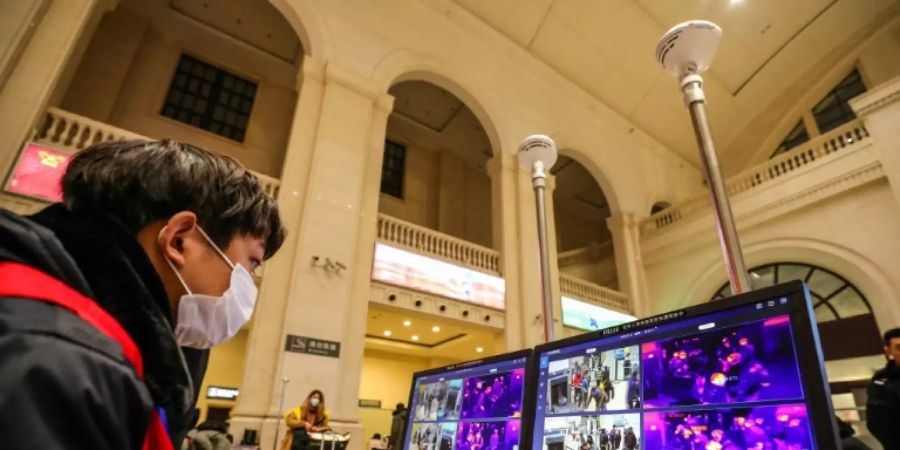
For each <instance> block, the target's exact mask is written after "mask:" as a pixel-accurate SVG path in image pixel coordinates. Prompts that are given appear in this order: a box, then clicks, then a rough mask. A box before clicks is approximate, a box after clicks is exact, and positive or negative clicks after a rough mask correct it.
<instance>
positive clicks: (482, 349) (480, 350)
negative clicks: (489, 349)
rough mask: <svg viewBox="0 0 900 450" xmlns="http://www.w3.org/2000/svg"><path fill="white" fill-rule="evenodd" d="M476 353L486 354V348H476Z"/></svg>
mask: <svg viewBox="0 0 900 450" xmlns="http://www.w3.org/2000/svg"><path fill="white" fill-rule="evenodd" d="M475 351H476V352H478V353H484V347H475Z"/></svg>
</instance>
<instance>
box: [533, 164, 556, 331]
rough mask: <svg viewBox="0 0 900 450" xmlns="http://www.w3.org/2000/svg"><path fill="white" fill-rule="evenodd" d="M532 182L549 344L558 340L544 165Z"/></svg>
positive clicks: (537, 167)
mask: <svg viewBox="0 0 900 450" xmlns="http://www.w3.org/2000/svg"><path fill="white" fill-rule="evenodd" d="M531 181H532V183H533V185H534V202H535V206H536V209H537V223H538V247H539V249H540V259H541V296H542V297H543V298H542V300H543V306H544V308H543V310H544V339H546V341H547V342H553V341H554V340H556V336H555V332H554V330H553V292H552V291H551V289H550V286H551V285H550V249H549V247H548V244H547V206H546V204H545V199H544V194H545V191H546V188H547V175H546V174H545V173H544V164H543V163H542V162H540V161H537V162H535V163H534V168H533V169H532V178H531Z"/></svg>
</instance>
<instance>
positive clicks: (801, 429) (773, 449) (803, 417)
mask: <svg viewBox="0 0 900 450" xmlns="http://www.w3.org/2000/svg"><path fill="white" fill-rule="evenodd" d="M644 436H645V439H646V446H645V448H648V449H659V450H698V449H701V450H739V449H740V450H744V449H761V450H805V449H810V448H813V447H812V442H813V439H812V436H811V435H810V432H809V418H808V416H807V411H806V406H805V405H803V404H793V405H780V406H760V407H754V408H729V409H719V410H710V411H691V412H659V413H649V414H645V415H644Z"/></svg>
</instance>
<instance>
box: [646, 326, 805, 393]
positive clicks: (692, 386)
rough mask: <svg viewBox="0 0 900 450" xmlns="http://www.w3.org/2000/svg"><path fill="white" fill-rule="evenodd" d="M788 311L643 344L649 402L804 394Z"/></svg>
mask: <svg viewBox="0 0 900 450" xmlns="http://www.w3.org/2000/svg"><path fill="white" fill-rule="evenodd" d="M793 348H794V347H793V343H792V336H791V327H790V321H789V319H788V316H778V317H773V318H770V319H767V320H764V321H758V322H753V323H747V324H743V325H740V326H736V327H730V328H724V329H720V330H715V331H710V332H706V333H701V334H695V335H692V336H684V337H678V338H673V339H665V340H660V341H654V342H647V343H644V344H643V345H642V346H641V349H642V364H643V366H644V391H643V392H644V407H645V408H658V407H669V406H685V405H701V404H712V403H735V402H749V401H761V400H778V399H793V398H801V397H802V396H803V391H802V387H801V382H800V373H799V372H798V371H797V362H796V357H795V355H794V351H793Z"/></svg>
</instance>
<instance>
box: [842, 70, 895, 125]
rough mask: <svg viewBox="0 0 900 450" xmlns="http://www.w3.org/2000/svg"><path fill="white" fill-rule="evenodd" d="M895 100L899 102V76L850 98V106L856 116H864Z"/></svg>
mask: <svg viewBox="0 0 900 450" xmlns="http://www.w3.org/2000/svg"><path fill="white" fill-rule="evenodd" d="M895 102H900V76H896V77H894V78H891V79H890V80H888V81H886V82H884V83H882V84H879V85H878V86H875V87H874V88H873V89H872V90H870V91H868V92H865V93H863V94H860V95H859V96H857V97H855V98H852V99H850V107H852V108H853V112H855V113H856V115H857V116H859V117H865V116H868V115H870V114H872V113H874V112H875V111H878V110H880V109H882V108H884V107H885V106H888V105H891V104H893V103H895Z"/></svg>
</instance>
